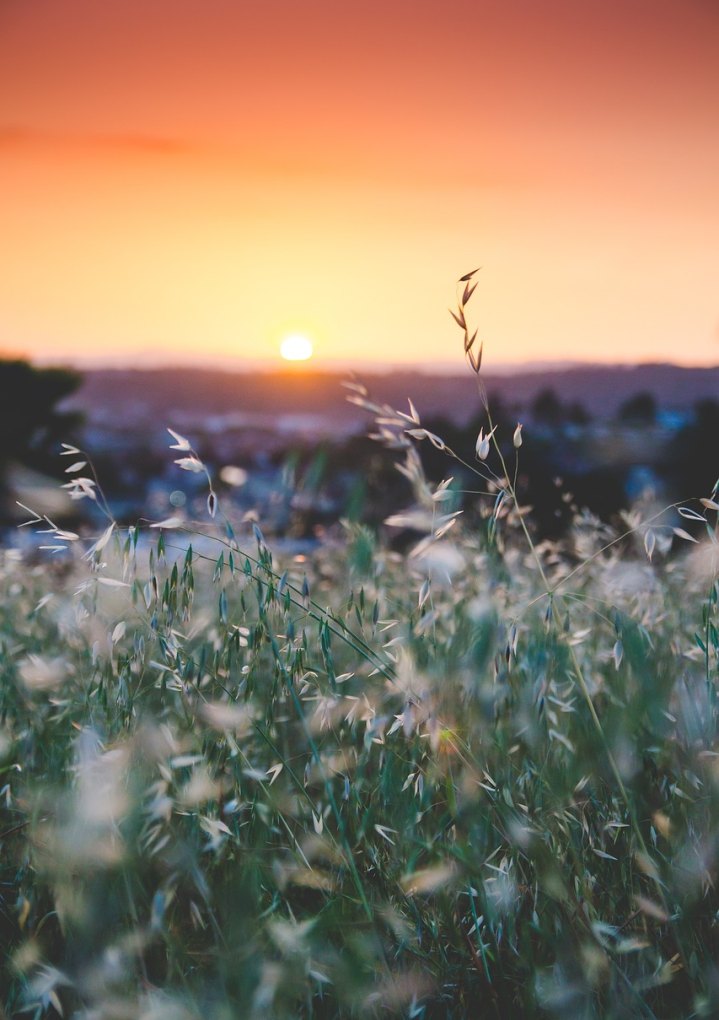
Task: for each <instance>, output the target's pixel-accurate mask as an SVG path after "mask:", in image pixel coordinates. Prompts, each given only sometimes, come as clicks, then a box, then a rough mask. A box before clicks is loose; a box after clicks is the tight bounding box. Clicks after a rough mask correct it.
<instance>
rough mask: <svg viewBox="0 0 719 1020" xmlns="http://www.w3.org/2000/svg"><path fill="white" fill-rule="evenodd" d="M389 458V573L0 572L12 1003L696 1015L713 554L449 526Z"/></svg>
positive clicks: (492, 521) (712, 667)
mask: <svg viewBox="0 0 719 1020" xmlns="http://www.w3.org/2000/svg"><path fill="white" fill-rule="evenodd" d="M407 464H408V465H409V466H410V469H411V471H413V472H414V481H415V489H416V492H417V496H418V504H417V507H415V508H414V511H413V512H414V514H415V517H414V523H415V525H416V526H417V527H420V528H421V527H423V525H422V514H424V515H425V531H426V535H425V537H424V538H423V539H421V540H420V542H419V544H418V545H417V544H416V545H414V546H413V547H412V548H410V549H409V550H408V551H407V552H403V553H399V552H396V551H391V550H389V549H388V548H386V547H383V546H382V545H378V544H377V541H376V539H375V537H373V536H372V535H371V534H370V533H369V532H368V531H366V530H365V529H363V528H362V527H358V526H352V527H351V528H349V527H348V529H347V531H346V534H345V539H344V540H339V539H335V540H334V541H333V542H330V543H327V544H326V545H325V546H323V547H322V548H320V549H319V550H318V551H317V554H316V555H315V556H314V557H313V558H312V559H311V560H310V561H308V560H306V559H305V558H304V557H296V558H289V559H288V561H287V562H286V563H277V564H276V563H274V562H273V560H272V556H271V554H270V552H269V551H268V549H267V547H266V545H265V542H264V538H263V536H262V534H261V532H260V531H259V530H258V529H255V534H254V536H252V537H251V538H250V537H248V536H247V535H246V534H243V535H242V536H240V537H239V538H237V537H235V536H234V533H232V532H231V530H230V529H227V528H226V529H225V530H224V531H222V530H217V532H216V534H215V537H214V538H213V539H212V542H213V543H214V545H215V546H216V555H215V554H213V555H212V556H211V557H208V555H207V552H205V553H203V554H202V555H200V554H198V553H194V552H193V550H192V548H191V547H189V548H188V545H187V538H186V537H184V539H182V540H181V538H180V536H181V534H182V533H181V532H180V530H178V529H177V528H176V527H174V526H173V524H174V523H176V522H170V525H169V526H168V529H167V530H164V529H159V530H157V531H154V532H152V535H153V536H154V537H153V544H152V546H151V547H150V552H149V556H148V555H147V552H145V553H140V552H138V549H136V547H135V538H136V536H137V532H130V533H125V532H122V531H121V530H119V529H115V528H113V530H112V531H111V533H110V534H109V536H108V535H107V534H106V544H105V545H104V546H103V547H102V548H100V549H96V550H95V551H94V552H92V551H91V552H90V554H89V556H88V555H87V554H86V555H85V556H83V555H81V553H82V551H83V550H82V548H81V546H82V543H78V542H74V543H69V545H68V550H67V551H66V552H65V553H61V554H60V555H61V556H62V559H57V558H56V559H55V560H51V561H48V560H46V559H43V560H36V561H34V562H33V561H32V560H31V561H29V562H27V561H25V560H23V559H22V558H20V557H19V555H18V554H16V553H13V552H5V553H4V554H3V558H2V567H1V570H2V578H1V580H0V583H1V584H2V590H3V591H4V592H5V595H4V597H3V599H2V602H1V603H0V651H1V653H2V665H1V667H0V669H1V674H0V711H1V713H2V729H1V730H0V753H1V755H2V765H1V766H0V768H1V769H2V789H1V794H2V801H1V805H0V819H1V821H0V841H1V843H2V857H1V858H0V869H1V874H0V883H1V884H0V926H1V932H2V940H3V945H4V947H5V949H6V962H5V964H4V966H3V970H2V988H3V996H4V1000H5V1003H6V1009H7V1011H8V1013H9V1014H10V1015H16V1014H17V1015H20V1014H21V1013H22V1015H30V1016H38V1017H39V1016H43V1015H50V1016H52V1015H56V1014H60V1015H64V1016H77V1017H86V1018H90V1017H92V1018H108V1020H110V1018H121V1017H122V1018H124V1017H127V1018H131V1017H143V1018H146V1020H149V1018H150V1017H152V1018H159V1017H168V1018H170V1017H173V1018H174V1017H199V1016H202V1017H206V1018H224V1017H245V1016H247V1017H267V1016H273V1017H274V1016H276V1017H294V1016H307V1017H339V1016H374V1015H376V1016H383V1015H389V1014H394V1015H398V1016H407V1017H470V1016H488V1017H510V1016H556V1017H564V1016H566V1017H584V1016H587V1017H590V1016H648V1017H649V1016H657V1017H659V1016H662V1017H664V1016H687V1017H688V1016H692V1015H705V1016H710V1015H715V1013H716V1011H717V1010H718V1009H719V987H718V984H717V981H718V974H717V968H716V954H717V949H718V948H719V940H718V939H717V909H718V908H719V902H718V898H717V893H716V889H715V877H716V864H717V854H718V852H719V812H718V810H717V808H718V799H719V764H718V753H719V746H718V745H717V707H716V679H717V650H718V642H717V631H716V626H715V620H716V601H717V590H718V589H717V583H716V580H715V574H714V562H713V560H714V557H713V552H714V545H713V540H712V539H710V538H709V537H705V538H703V539H702V540H701V542H700V543H699V544H697V545H694V546H692V547H691V548H692V550H693V551H692V552H691V554H690V555H688V556H687V557H684V558H682V557H680V556H678V555H675V556H673V557H669V558H665V557H662V556H661V555H660V553H659V552H658V551H656V549H652V552H653V558H654V563H653V564H652V563H650V562H648V560H647V559H646V557H645V555H644V552H643V550H638V551H637V550H633V549H632V548H631V547H630V546H629V545H628V544H627V543H626V542H625V543H618V544H616V545H614V546H611V547H610V548H609V549H607V550H605V551H604V552H601V553H599V554H597V550H598V549H600V548H601V547H603V546H605V545H606V544H607V542H608V541H611V539H612V536H611V535H610V534H609V533H608V532H607V529H606V528H605V527H604V526H601V525H599V523H598V522H596V521H593V520H592V519H590V518H583V517H578V519H577V521H576V526H575V530H574V533H573V535H572V538H571V540H569V541H568V542H566V543H565V544H564V546H561V547H560V546H545V547H540V548H539V549H535V550H534V551H533V550H532V549H531V548H530V547H528V546H526V545H525V544H524V536H523V534H522V533H521V529H520V527H519V521H520V516H519V514H518V513H517V510H516V508H507V507H505V510H504V512H503V513H502V512H500V514H499V515H498V516H496V517H492V516H491V515H488V516H487V521H488V526H487V527H484V528H481V527H480V528H478V529H476V530H474V531H472V530H467V531H462V530H461V525H460V524H456V525H455V526H453V527H452V528H451V529H450V530H449V531H448V532H446V533H445V534H443V535H440V537H439V538H437V537H435V536H436V534H437V532H442V531H443V529H444V526H445V523H446V521H445V518H446V517H448V516H449V515H448V514H444V513H443V515H442V517H441V521H442V522H444V523H440V525H439V526H438V520H439V518H438V516H437V512H436V511H437V507H440V508H443V507H445V506H446V503H447V500H446V499H445V497H444V496H442V495H441V491H446V490H440V499H439V500H437V499H436V498H434V497H436V495H437V493H436V491H435V492H432V491H431V490H430V489H429V488H428V487H427V486H426V484H425V483H424V482H423V481H422V479H421V477H420V475H419V474H418V472H419V468H418V465H417V459H416V457H413V456H412V455H411V453H409V454H408V455H407ZM710 512H711V511H707V513H710ZM705 530H706V531H707V533H709V532H711V534H712V536H713V531H712V529H711V528H707V529H705ZM208 533H209V529H208ZM158 536H159V538H158ZM194 541H195V543H196V544H197V542H198V539H197V538H195V539H194ZM645 544H646V543H645ZM665 544H666V543H665ZM175 545H177V546H178V549H177V551H175V549H174V548H173V546H175ZM138 548H142V546H140V547H138ZM203 548H205V549H207V548H208V540H207V539H204V540H203ZM687 548H689V546H688V545H687ZM244 549H247V550H249V551H250V557H251V558H248V556H247V554H246V552H244V551H243V550H244ZM578 563H579V564H583V566H581V568H580V569H579V570H576V572H575V574H574V575H573V577H572V578H571V580H570V582H568V583H567V584H565V585H563V586H559V587H556V585H557V581H558V580H560V579H561V578H563V577H564V576H566V575H567V574H568V572H569V571H570V570H571V569H575V568H576V565H577V564H578ZM540 565H541V567H542V571H543V572H544V575H545V577H544V579H543V578H542V575H541V573H540V570H539V566H540ZM545 581H548V582H549V587H550V588H555V587H556V591H555V592H554V594H553V595H547V593H546V591H547V585H546V584H545ZM585 689H586V694H587V695H588V698H587V697H586V696H585Z"/></svg>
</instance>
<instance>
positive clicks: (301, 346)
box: [280, 333, 313, 361]
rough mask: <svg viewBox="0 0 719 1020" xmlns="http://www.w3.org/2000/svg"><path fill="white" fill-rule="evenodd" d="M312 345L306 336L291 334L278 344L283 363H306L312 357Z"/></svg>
mask: <svg viewBox="0 0 719 1020" xmlns="http://www.w3.org/2000/svg"><path fill="white" fill-rule="evenodd" d="M312 353H313V348H312V343H311V341H309V340H308V339H307V337H306V336H302V335H301V334H299V333H293V334H292V335H291V336H286V337H285V339H284V340H283V341H282V343H281V344H280V354H281V356H282V357H283V358H284V359H285V361H307V360H308V359H309V358H311V357H312Z"/></svg>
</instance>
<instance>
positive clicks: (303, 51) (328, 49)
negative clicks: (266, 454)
mask: <svg viewBox="0 0 719 1020" xmlns="http://www.w3.org/2000/svg"><path fill="white" fill-rule="evenodd" d="M718 68H719V5H717V3H716V0H361V2H355V0H102V2H98V0H0V238H1V239H2V244H1V245H0V348H1V349H4V350H5V351H14V352H23V353H25V354H28V355H32V356H35V357H41V358H43V359H47V358H53V359H69V358H85V359H86V358H90V357H93V358H96V359H102V358H112V359H115V360H121V361H130V362H133V363H143V362H145V361H148V360H155V361H174V360H183V361H186V360H196V361H199V362H209V361H216V360H219V359H245V358H248V359H272V358H274V357H276V351H277V349H278V346H279V342H280V340H281V339H282V336H283V335H284V334H285V333H287V332H305V333H307V334H308V335H310V336H311V337H312V338H313V339H314V341H315V345H316V352H317V359H316V363H317V364H318V365H326V366H331V365H332V364H333V363H334V362H336V361H337V360H342V361H345V362H354V363H361V362H380V361H383V362H395V363H398V362H413V363H416V364H420V365H424V366H425V367H429V366H431V364H432V363H438V362H443V363H447V362H450V363H452V364H455V365H456V367H457V368H461V364H462V361H461V347H460V338H459V336H458V335H457V331H456V329H453V328H452V324H451V320H450V317H449V315H448V314H447V305H448V304H449V303H450V302H451V301H452V299H453V295H454V280H455V279H456V277H457V276H459V275H460V274H461V273H463V272H466V271H467V270H469V269H473V268H474V267H475V266H476V265H479V264H481V265H482V266H483V267H484V268H483V269H482V273H481V274H480V276H481V280H480V287H479V289H478V291H477V293H476V295H475V297H474V298H473V303H474V312H475V315H476V316H477V321H478V324H479V325H480V334H481V335H483V336H484V338H485V344H486V351H487V353H486V358H487V363H488V364H489V365H490V366H491V365H495V366H496V365H498V364H500V363H501V364H506V363H508V362H517V361H522V360H524V359H529V360H547V359H549V360H553V359H565V358H572V359H581V360H601V361H622V360H628V361H646V360H655V359H667V360H675V361H680V362H684V363H717V362H719V286H718V285H717V284H718V283H719V281H718V279H717V278H718V276H719V251H718V248H719V183H718V182H719V69H718Z"/></svg>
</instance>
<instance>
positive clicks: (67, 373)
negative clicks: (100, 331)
mask: <svg viewBox="0 0 719 1020" xmlns="http://www.w3.org/2000/svg"><path fill="white" fill-rule="evenodd" d="M81 381H82V376H81V375H80V374H79V373H78V372H74V371H72V370H71V369H66V368H35V367H34V366H33V365H30V364H29V363H28V362H27V361H22V360H19V359H18V360H12V361H10V360H5V361H0V487H2V486H3V485H4V479H5V475H6V472H7V468H8V466H9V465H10V464H13V463H19V464H25V465H27V466H29V467H34V468H37V469H39V470H47V468H48V466H49V465H50V464H51V462H52V458H53V456H54V455H55V454H56V453H57V446H58V444H59V443H60V441H61V440H69V439H70V438H71V436H72V434H73V432H74V431H75V430H76V429H77V427H78V425H79V424H80V421H81V420H82V416H81V415H80V414H78V413H77V412H71V411H62V410H60V409H59V408H58V404H60V403H61V401H62V400H64V399H65V398H66V397H68V396H69V395H70V394H71V393H74V391H75V390H76V389H77V388H78V386H79V385H80V383H81Z"/></svg>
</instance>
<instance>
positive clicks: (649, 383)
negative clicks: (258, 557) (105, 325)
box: [0, 361, 719, 543]
mask: <svg viewBox="0 0 719 1020" xmlns="http://www.w3.org/2000/svg"><path fill="white" fill-rule="evenodd" d="M0 379H1V380H2V391H3V404H2V410H0V472H1V474H2V496H3V505H2V517H3V525H4V527H3V535H4V540H5V541H16V540H17V532H16V528H15V525H16V523H17V522H18V520H20V519H22V517H23V513H24V512H23V511H21V510H20V509H19V508H18V507H17V504H16V501H18V500H19V501H20V502H21V503H23V504H25V505H27V506H31V507H32V508H33V509H36V510H38V511H40V512H45V513H48V515H49V516H53V519H55V518H59V519H61V520H78V519H79V520H80V522H82V519H83V516H82V515H84V514H87V512H88V509H89V511H90V517H91V516H92V507H89V508H88V506H87V501H83V503H82V504H78V503H74V502H72V501H70V500H69V498H67V494H66V491H63V490H62V489H61V488H60V485H61V484H62V483H66V482H67V481H68V478H67V475H65V474H64V471H65V468H66V467H67V466H68V463H67V461H63V459H62V458H60V457H59V456H58V453H59V444H60V442H65V443H68V444H71V445H74V446H77V447H78V448H80V449H82V450H83V451H84V453H85V454H87V455H88V457H89V458H90V459H91V461H92V465H93V467H94V469H95V471H96V472H97V476H98V479H99V481H100V484H101V486H102V489H103V491H104V493H105V496H106V498H107V500H108V503H109V504H110V506H111V508H112V512H113V514H114V515H115V516H116V518H117V519H118V520H120V521H122V522H124V523H128V524H130V523H135V522H137V521H139V520H142V519H145V520H147V519H154V520H158V519H163V518H166V517H168V516H171V515H180V516H182V517H186V518H187V520H188V522H189V521H193V520H203V519H206V509H205V503H206V496H207V481H206V478H205V476H204V475H203V474H193V473H188V472H187V471H183V470H181V469H180V468H179V467H178V466H177V465H176V464H175V459H176V458H177V457H178V456H179V455H178V454H177V453H176V452H174V451H172V450H170V449H169V445H170V443H172V439H171V437H170V436H169V434H168V432H167V429H168V428H170V429H173V430H175V431H176V432H178V433H180V434H182V435H183V436H187V437H188V439H189V440H190V442H191V443H192V445H193V447H194V449H195V450H196V451H197V453H198V455H199V456H200V457H201V458H202V460H203V462H204V463H205V464H206V465H207V467H208V469H209V471H210V473H211V475H212V477H213V480H214V484H215V486H216V488H217V491H218V494H219V495H220V497H221V499H222V502H223V506H224V507H226V508H227V509H228V510H230V511H231V513H232V515H234V516H236V517H238V518H240V519H241V518H242V516H245V515H248V514H250V515H252V514H255V513H256V514H257V516H258V518H259V519H260V520H261V521H262V524H263V528H266V529H268V530H269V532H272V533H274V534H275V535H277V536H282V537H285V538H290V539H292V541H293V542H295V543H302V542H308V543H311V542H312V541H313V540H315V539H316V538H317V537H321V536H322V535H323V534H324V532H325V531H326V529H327V528H331V527H332V526H333V525H335V524H336V523H337V522H338V521H339V520H340V519H350V520H361V521H364V522H366V523H369V524H379V523H380V522H381V521H382V520H383V519H384V517H385V516H386V515H387V514H388V513H392V512H393V511H395V510H396V509H397V508H398V507H401V506H406V505H407V503H408V502H410V501H411V493H410V490H409V486H408V484H407V483H406V481H405V479H404V478H403V477H402V476H401V474H400V473H399V472H398V471H396V469H395V467H394V465H395V463H396V461H397V459H398V458H397V455H396V454H392V452H390V451H388V450H385V449H383V448H382V446H381V445H378V444H377V443H376V442H373V441H372V440H371V439H369V438H368V432H370V431H372V425H373V423H372V416H371V415H370V414H368V413H367V412H366V411H363V410H362V409H360V408H359V407H357V406H355V405H353V404H351V403H348V402H347V399H346V398H347V396H348V395H350V393H349V392H348V390H347V389H346V388H344V387H343V385H342V382H343V379H342V377H341V376H338V375H332V374H320V373H313V372H284V373H271V372H262V373H230V372H221V371H216V370H199V369H187V368H183V369H163V370H160V369H157V370H136V371H133V370H102V371H88V372H86V373H84V374H82V375H80V374H79V373H76V372H74V371H71V370H61V369H39V368H33V367H32V366H29V365H27V364H26V363H24V362H18V361H15V362H12V361H5V362H0ZM355 381H356V380H355ZM483 381H484V384H485V385H486V388H487V391H488V393H489V399H490V406H491V408H492V418H493V422H494V423H495V424H498V435H499V436H500V437H502V440H503V442H504V443H505V444H508V448H510V447H511V437H512V433H513V431H514V428H515V426H516V424H517V422H522V423H523V436H524V442H523V446H522V450H521V457H520V471H519V482H520V486H521V489H522V491H523V492H524V493H525V494H526V497H527V500H528V502H530V503H531V504H532V505H533V507H534V511H535V512H534V520H535V522H536V524H537V526H538V527H539V528H540V529H541V530H542V531H543V532H545V533H546V534H547V535H549V536H551V535H557V534H561V532H562V530H563V529H564V528H565V527H566V525H567V523H568V520H569V518H570V516H571V513H572V512H573V510H574V509H575V508H576V507H577V506H578V507H586V508H588V509H589V510H591V511H592V512H594V513H595V514H597V515H598V516H600V517H601V518H603V519H606V520H611V519H612V517H613V516H615V515H616V514H617V513H618V512H619V511H620V510H622V509H623V508H627V507H629V506H630V505H631V504H632V503H633V502H634V501H636V500H637V499H639V498H642V497H643V498H648V497H652V498H655V499H656V500H659V501H661V502H663V503H668V502H672V501H673V500H676V499H684V498H689V497H694V496H705V495H708V494H709V492H710V490H711V489H712V487H713V485H714V482H715V481H716V476H717V474H719V465H718V464H717V458H716V456H715V453H714V451H715V448H716V445H715V444H716V439H717V436H718V435H719V402H718V401H717V399H716V397H717V394H719V369H715V368H696V369H689V368H678V367H675V366H671V365H643V366H637V367H632V368H627V367H591V366H590V367H581V368H577V367H575V368H564V369H554V370H543V371H542V370H535V371H525V372H519V373H514V374H511V375H501V376H500V375H497V376H492V375H488V376H487V377H486V378H485V377H483ZM361 382H362V383H363V384H364V385H365V386H366V388H367V390H368V392H369V394H370V398H371V399H372V400H373V401H375V402H376V403H379V404H387V405H389V406H390V407H392V408H395V409H397V410H404V411H406V410H407V407H408V403H407V399H408V398H411V399H412V401H413V403H414V405H415V406H416V408H417V410H418V412H419V414H420V415H421V419H422V425H423V427H426V428H428V429H429V430H431V431H432V432H434V433H436V434H437V435H440V436H441V437H442V439H443V440H444V441H445V442H446V443H447V444H448V445H449V446H450V447H451V448H452V449H454V450H456V451H457V452H459V453H461V455H462V456H463V457H464V458H465V459H466V460H469V461H472V459H473V457H474V444H475V441H476V436H477V433H478V431H479V428H480V427H482V426H483V425H486V421H485V418H484V412H483V409H482V404H481V401H480V397H479V393H478V389H477V381H476V379H475V377H474V376H473V375H472V374H471V373H470V372H468V373H467V374H465V375H462V376H451V375H439V376H431V375H426V374H422V373H420V372H406V371H405V372H393V373H386V374H374V375H371V376H365V377H364V378H362V379H361ZM419 450H420V453H421V455H422V458H423V461H424V464H425V468H426V470H427V472H428V474H429V475H430V477H432V478H434V479H435V480H437V481H439V480H440V479H442V478H444V477H447V476H448V475H453V476H454V479H455V480H454V483H453V484H454V485H455V486H456V487H457V488H458V489H467V488H472V485H471V477H470V475H469V473H468V472H465V471H464V469H462V468H461V466H460V465H458V464H457V463H456V462H455V463H452V462H451V461H448V460H447V457H446V454H443V453H442V452H441V451H438V450H436V449H435V448H434V447H432V445H431V444H429V443H424V444H420V446H419ZM74 459H78V458H74ZM83 459H84V458H83ZM475 487H476V486H475ZM78 515H80V516H79V518H78ZM25 516H26V515H25Z"/></svg>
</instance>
